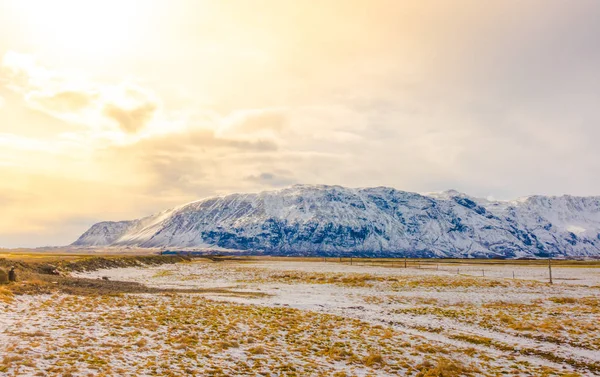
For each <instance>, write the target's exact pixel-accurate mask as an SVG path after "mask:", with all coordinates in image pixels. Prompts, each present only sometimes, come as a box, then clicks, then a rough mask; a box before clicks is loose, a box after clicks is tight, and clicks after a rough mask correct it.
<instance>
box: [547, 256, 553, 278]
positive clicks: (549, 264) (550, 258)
mask: <svg viewBox="0 0 600 377" xmlns="http://www.w3.org/2000/svg"><path fill="white" fill-rule="evenodd" d="M548 273H549V275H550V284H552V257H549V258H548Z"/></svg>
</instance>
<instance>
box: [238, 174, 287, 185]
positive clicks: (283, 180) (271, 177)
mask: <svg viewBox="0 0 600 377" xmlns="http://www.w3.org/2000/svg"><path fill="white" fill-rule="evenodd" d="M245 179H246V180H247V181H250V182H253V183H258V184H260V186H263V187H264V186H267V187H284V186H290V185H293V184H295V183H298V182H297V181H296V180H295V179H293V178H290V177H287V176H282V175H281V176H280V175H277V174H274V173H260V174H258V175H249V176H247V177H246V178H245Z"/></svg>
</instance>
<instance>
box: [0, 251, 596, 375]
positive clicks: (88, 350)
mask: <svg viewBox="0 0 600 377" xmlns="http://www.w3.org/2000/svg"><path fill="white" fill-rule="evenodd" d="M421 267H422V268H418V266H413V267H412V268H403V265H402V263H399V264H397V265H396V266H395V267H392V268H390V267H381V266H371V265H362V264H361V265H356V264H353V265H350V264H349V263H334V262H306V261H267V260H258V261H252V262H245V261H244V262H242V261H237V262H236V261H222V262H210V261H206V260H199V261H197V262H193V263H182V264H174V265H162V266H157V267H147V268H120V269H112V270H101V271H95V272H88V273H79V274H77V276H78V277H85V278H92V279H97V278H101V277H108V278H109V279H110V280H120V281H132V282H140V283H143V284H146V285H148V286H153V287H158V288H180V289H181V288H183V289H192V288H226V289H230V290H231V292H229V293H225V294H203V295H198V294H168V295H165V294H159V295H125V296H121V295H119V296H115V297H100V298H87V297H75V296H55V297H48V296H36V297H35V298H31V296H24V297H17V298H16V299H15V301H14V303H13V304H11V306H5V307H4V308H1V307H0V312H2V313H3V316H2V317H0V318H2V319H0V342H2V343H3V344H8V345H9V346H8V348H7V349H8V352H6V353H5V354H6V355H7V356H6V357H5V359H6V358H7V357H8V358H9V359H8V361H6V360H5V361H6V363H8V365H9V367H7V368H6V369H4V370H3V369H1V368H0V375H2V372H7V373H8V372H10V373H11V374H15V375H19V373H15V368H16V366H15V365H20V366H21V369H20V371H21V372H20V373H21V375H27V373H31V374H34V373H33V372H34V371H37V370H39V371H43V372H44V373H46V374H50V375H51V374H52V373H50V372H52V371H55V372H56V373H57V375H61V374H60V373H63V374H64V372H65V371H68V370H67V369H65V368H67V366H68V367H69V368H71V369H69V370H70V371H69V373H72V375H85V374H86V373H92V374H93V372H94V371H96V372H98V371H102V373H105V374H108V375H111V373H110V372H112V373H113V375H156V374H159V375H168V373H167V371H171V372H172V375H185V374H196V375H198V374H201V375H204V374H207V375H210V374H211V373H212V375H256V374H258V373H263V374H264V375H339V376H367V375H369V376H371V375H372V376H389V375H411V376H419V375H421V376H424V375H430V376H438V375H444V376H463V375H464V376H468V375H474V376H475V375H482V376H488V375H489V376H494V375H501V374H503V375H518V376H530V375H562V376H580V375H581V376H592V375H598V374H600V275H599V274H598V273H599V272H600V268H598V269H594V268H567V267H554V268H553V275H554V277H555V282H556V283H557V284H554V285H549V284H547V283H546V281H547V274H548V270H547V267H545V266H512V265H489V264H486V265H484V266H483V267H482V266H481V265H464V264H461V265H456V266H452V267H450V266H448V265H447V264H444V265H440V266H435V265H427V266H421ZM457 269H459V270H460V271H457ZM482 269H484V270H485V271H484V272H482V273H481V274H478V272H481V270H482ZM513 271H515V275H516V277H517V278H516V279H513V278H512V272H513ZM457 272H460V274H457ZM484 274H485V277H483V276H482V275H484ZM509 277H510V278H509ZM242 291H243V292H258V293H262V294H264V295H260V296H259V295H254V296H248V295H245V296H242V295H239V294H235V292H242ZM10 308H12V309H11V310H13V311H14V313H12V314H8V315H6V316H5V315H4V313H6V312H7V310H8V309H10ZM24 333H25V335H24ZM36 333H37V334H38V335H37V336H36V335H35V334H36ZM27 334H29V335H27ZM31 334H34V335H31ZM38 337H40V338H41V339H44V341H43V342H42V341H40V339H38ZM102 344H104V346H102ZM82 350H83V351H82ZM65 352H66V353H65ZM69 352H79V353H80V355H79V356H76V355H74V354H70V353H69ZM82 352H83V353H82ZM81 354H83V355H84V356H83V357H82V356H81ZM11 355H15V356H11ZM41 355H44V356H43V357H42V360H41V361H40V360H39V358H40V357H41ZM115 355H118V356H115ZM17 356H19V357H21V358H24V359H25V362H23V361H22V360H21V361H20V362H19V361H12V362H11V361H10V357H17ZM51 356H53V357H51ZM61 358H66V360H67V362H66V364H65V362H63V363H62V364H57V363H58V361H60V360H61ZM97 359H98V360H97ZM57 360H58V361H57ZM144 360H146V361H144ZM147 360H149V361H147ZM27 365H29V366H27ZM53 368H54V369H53ZM60 368H62V369H60ZM427 371H429V372H427ZM17 372H19V370H17ZM23 373H25V374H23ZM115 373H116V374H115ZM419 373H421V374H419ZM426 373H431V374H426ZM435 373H437V374H435ZM46 374H44V375H46Z"/></svg>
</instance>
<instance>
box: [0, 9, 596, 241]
mask: <svg viewBox="0 0 600 377" xmlns="http://www.w3.org/2000/svg"><path fill="white" fill-rule="evenodd" d="M599 15H600V3H598V2H596V1H588V0H581V1H578V2H577V3H576V4H575V3H573V2H569V3H567V2H563V1H559V0H548V1H546V0H544V1H541V0H539V1H538V0H532V1H528V2H522V1H516V0H506V1H489V2H488V1H486V2H482V1H478V0H477V1H476V0H458V1H452V2H450V1H448V2H444V1H434V0H423V1H412V0H410V1H409V0H405V1H404V0H393V1H392V0H376V1H363V0H344V1H342V0H324V1H319V2H312V1H300V0H298V1H292V0H290V1H279V0H248V1H217V0H214V1H213V0H169V1H167V0H148V1H143V0H138V1H134V0H103V1H94V0H52V1H49V0H39V1H35V0H0V178H1V179H0V206H2V212H3V214H2V216H0V247H2V246H5V247H15V246H41V245H52V244H54V245H60V244H67V243H70V242H72V241H73V240H74V239H76V238H77V236H78V235H79V233H81V232H83V231H84V230H85V229H87V228H88V227H89V225H91V224H92V223H94V222H96V221H99V220H124V219H130V218H136V217H140V216H144V215H149V214H151V213H153V212H155V211H159V210H163V209H166V208H168V207H171V206H175V205H179V204H183V203H185V202H187V201H191V200H196V199H199V198H201V197H204V196H207V195H215V194H223V193H229V192H236V191H257V190H262V189H270V188H276V187H282V186H286V185H290V184H294V183H324V184H341V185H347V186H380V185H387V186H393V187H396V188H398V189H403V190H408V191H435V190H445V189H449V188H456V189H459V190H462V191H466V192H469V193H471V194H474V195H480V196H484V197H485V196H488V195H493V196H494V197H496V198H514V197H516V196H520V195H526V194H531V193H541V194H543V193H547V194H562V193H565V192H566V193H571V194H588V195H589V194H598V191H597V187H598V183H600V182H598V180H597V179H596V178H595V177H592V176H591V175H590V173H589V172H591V171H599V170H600V166H598V164H600V155H599V152H598V148H597V147H596V145H595V144H594V143H592V142H591V140H597V139H598V136H600V134H598V132H599V131H598V130H599V129H600V128H599V127H597V124H598V122H599V121H600V119H599V118H598V116H597V104H598V89H597V88H598V87H600V74H599V73H598V69H597V67H598V66H600V50H599V49H598V47H597V36H598V35H600V26H599V25H600V20H599V19H598V17H600V16H599Z"/></svg>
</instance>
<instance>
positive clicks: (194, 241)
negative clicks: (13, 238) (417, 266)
mask: <svg viewBox="0 0 600 377" xmlns="http://www.w3.org/2000/svg"><path fill="white" fill-rule="evenodd" d="M73 245H74V246H137V247H161V248H225V249H235V250H245V251H249V252H255V253H266V254H286V255H378V256H404V255H408V256H440V257H520V256H548V255H552V256H598V255H600V198H599V197H573V196H561V197H544V196H532V197H529V198H525V199H521V200H517V201H511V202H500V201H488V200H485V199H477V198H472V197H469V196H467V195H465V194H461V193H459V192H456V191H446V192H444V193H437V194H429V195H421V194H417V193H410V192H404V191H399V190H395V189H392V188H386V187H376V188H364V189H351V188H344V187H340V186H323V185H317V186H312V185H297V186H292V187H289V188H285V189H282V190H276V191H265V192H261V193H257V194H233V195H227V196H224V197H214V198H207V199H203V200H200V201H197V202H193V203H189V204H187V205H184V206H181V207H177V208H174V209H171V210H167V211H164V212H161V213H159V214H156V215H153V216H149V217H146V218H143V219H139V220H133V221H122V222H102V223H98V224H95V225H94V226H92V227H91V228H90V229H89V230H88V231H87V232H85V233H84V234H83V235H82V236H81V237H80V238H79V239H78V240H77V241H76V242H75V243H74V244H73Z"/></svg>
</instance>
